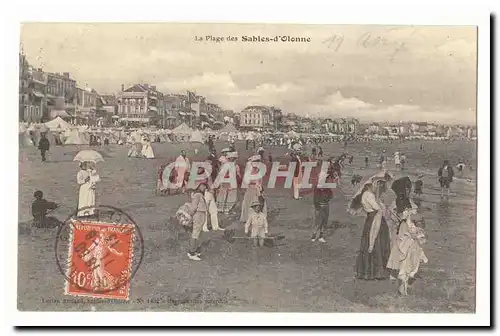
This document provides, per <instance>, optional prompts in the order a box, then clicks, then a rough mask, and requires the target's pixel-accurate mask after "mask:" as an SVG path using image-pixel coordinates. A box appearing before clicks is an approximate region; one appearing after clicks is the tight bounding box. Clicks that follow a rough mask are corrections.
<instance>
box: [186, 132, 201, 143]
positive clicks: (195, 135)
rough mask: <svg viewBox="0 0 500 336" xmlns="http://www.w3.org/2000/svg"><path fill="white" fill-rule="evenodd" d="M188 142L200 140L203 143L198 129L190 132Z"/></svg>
mask: <svg viewBox="0 0 500 336" xmlns="http://www.w3.org/2000/svg"><path fill="white" fill-rule="evenodd" d="M189 141H190V142H201V143H203V135H202V134H201V132H200V131H199V130H195V131H193V132H192V133H191V138H190V139H189Z"/></svg>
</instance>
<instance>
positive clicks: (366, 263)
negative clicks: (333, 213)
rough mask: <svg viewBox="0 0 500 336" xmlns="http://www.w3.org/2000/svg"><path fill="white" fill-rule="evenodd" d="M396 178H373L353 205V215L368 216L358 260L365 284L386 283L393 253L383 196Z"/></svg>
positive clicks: (383, 174) (381, 174) (359, 275)
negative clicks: (388, 264)
mask: <svg viewBox="0 0 500 336" xmlns="http://www.w3.org/2000/svg"><path fill="white" fill-rule="evenodd" d="M390 180H392V176H391V175H390V174H389V173H387V172H386V171H381V172H379V173H377V174H375V175H374V176H372V177H370V178H369V179H368V180H367V181H366V182H365V183H364V184H363V186H362V188H361V189H360V190H358V192H357V193H356V194H355V196H354V197H353V198H352V200H351V202H350V203H349V208H348V211H349V212H350V213H351V214H356V213H360V212H365V213H366V220H365V225H364V228H363V234H362V237H361V245H360V249H359V252H358V256H357V259H356V267H355V272H356V278H358V279H364V280H375V279H386V278H387V276H388V270H387V268H386V266H387V261H388V259H389V254H390V251H391V241H390V235H389V227H388V226H387V222H386V219H385V217H386V207H385V205H384V203H383V202H382V200H381V196H382V195H383V194H384V193H385V191H386V190H387V182H389V181H390Z"/></svg>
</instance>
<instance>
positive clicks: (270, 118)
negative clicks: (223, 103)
mask: <svg viewBox="0 0 500 336" xmlns="http://www.w3.org/2000/svg"><path fill="white" fill-rule="evenodd" d="M282 122H283V112H282V111H281V109H279V108H276V107H274V106H247V107H246V108H245V109H243V110H242V111H241V113H240V116H239V127H241V128H242V129H254V130H264V131H278V130H279V129H280V128H281V125H282Z"/></svg>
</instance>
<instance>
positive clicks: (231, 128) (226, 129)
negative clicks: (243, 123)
mask: <svg viewBox="0 0 500 336" xmlns="http://www.w3.org/2000/svg"><path fill="white" fill-rule="evenodd" d="M237 131H238V130H237V129H236V127H235V126H234V125H233V124H231V123H229V124H227V125H226V126H224V127H223V128H222V129H220V130H219V132H227V133H230V132H237Z"/></svg>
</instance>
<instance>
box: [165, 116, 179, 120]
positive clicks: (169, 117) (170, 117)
mask: <svg viewBox="0 0 500 336" xmlns="http://www.w3.org/2000/svg"><path fill="white" fill-rule="evenodd" d="M165 119H177V118H176V117H174V116H168V117H167V118H165Z"/></svg>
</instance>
